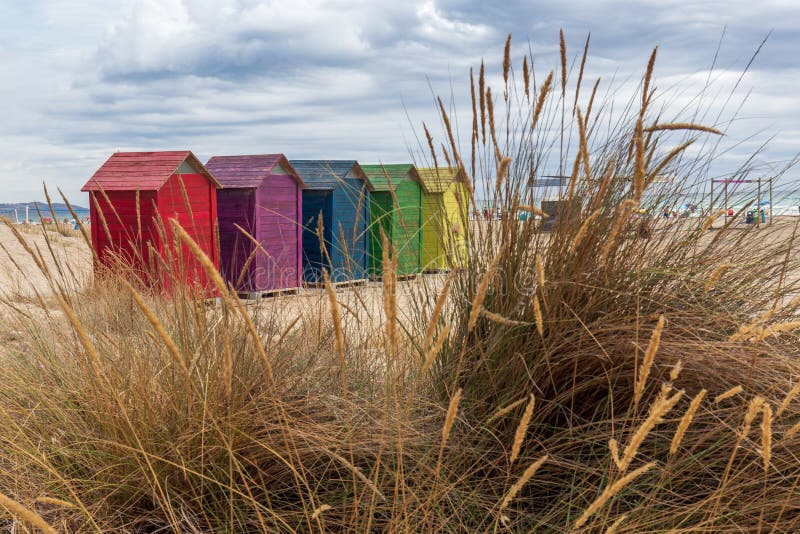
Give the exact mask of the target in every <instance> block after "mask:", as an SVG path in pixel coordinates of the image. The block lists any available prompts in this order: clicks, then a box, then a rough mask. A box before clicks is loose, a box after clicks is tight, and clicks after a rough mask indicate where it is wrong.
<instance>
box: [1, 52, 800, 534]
mask: <svg viewBox="0 0 800 534" xmlns="http://www.w3.org/2000/svg"><path fill="white" fill-rule="evenodd" d="M561 47H562V54H561V57H560V59H561V61H560V65H559V66H557V71H554V72H551V73H550V74H549V75H547V76H546V77H541V78H538V79H544V80H546V81H545V82H544V84H542V85H537V83H536V82H537V79H534V78H533V74H532V71H531V70H530V69H529V67H528V60H529V58H526V60H525V64H524V65H525V67H524V68H523V78H524V79H521V80H516V81H515V80H514V76H515V73H514V69H513V67H512V63H513V62H512V58H510V57H509V54H510V52H509V50H510V49H509V47H508V46H507V47H506V50H507V52H506V58H505V60H504V62H503V71H502V72H503V79H504V84H503V85H504V86H503V87H502V88H501V89H502V91H495V94H500V93H501V92H502V95H503V96H502V97H501V98H498V99H496V100H494V99H493V98H492V97H491V94H492V93H491V89H490V88H489V86H488V82H487V77H486V76H485V69H484V67H483V66H481V69H480V71H479V76H478V80H477V83H476V82H475V80H471V81H470V86H471V87H472V88H477V91H479V95H478V94H476V93H475V92H474V90H475V89H473V95H474V100H473V102H472V104H473V105H472V109H473V110H474V111H473V116H472V117H471V118H472V119H473V120H472V127H473V131H472V142H471V145H470V154H468V155H464V156H463V157H462V155H461V154H460V153H459V150H458V147H457V146H456V142H455V138H454V136H453V135H452V132H450V134H449V135H446V136H445V145H443V149H442V150H439V151H437V153H436V154H435V155H434V154H426V155H424V156H423V155H420V158H430V159H433V158H434V157H436V158H438V160H439V161H442V160H447V161H450V162H452V163H453V164H456V165H461V166H464V167H465V170H466V171H467V173H468V174H469V176H471V177H472V179H473V181H472V184H471V186H472V190H473V193H475V194H477V195H479V196H480V197H482V198H489V199H491V200H492V201H493V203H494V204H495V205H498V206H501V207H502V209H503V211H504V212H505V213H506V214H507V216H506V217H505V218H504V219H503V220H502V221H495V222H493V223H491V224H486V223H484V224H477V225H475V226H474V227H473V228H474V231H473V234H472V238H471V246H470V249H469V259H468V263H467V267H466V268H465V269H461V270H458V271H455V272H453V273H451V274H450V275H437V276H435V277H420V278H419V279H417V280H415V281H412V282H401V281H396V280H395V276H394V271H393V265H395V261H394V258H393V257H392V256H391V255H387V256H386V257H385V258H384V266H385V267H384V268H385V273H384V283H383V284H371V285H368V286H365V287H359V288H351V289H345V290H337V291H333V290H327V291H326V290H317V291H313V292H308V293H305V294H302V295H300V296H292V297H280V298H278V299H274V300H265V301H261V302H259V303H258V304H255V305H245V304H243V303H242V302H240V301H239V300H238V299H237V298H236V295H235V294H234V293H230V292H228V291H227V290H226V289H225V288H222V291H221V295H222V296H223V297H224V298H221V299H220V303H219V304H217V305H215V306H210V307H209V306H206V305H205V304H203V303H202V302H199V301H198V300H197V299H196V298H194V297H193V295H192V293H191V292H190V291H189V288H185V287H180V286H179V287H177V288H176V289H175V291H174V292H173V294H172V295H171V296H170V297H164V296H162V295H159V294H158V293H157V292H154V291H152V290H149V289H148V288H147V287H146V286H143V285H141V284H137V283H136V282H135V279H134V277H132V276H127V275H126V273H124V272H122V273H118V274H117V275H116V276H109V277H106V278H105V279H103V280H93V281H89V280H88V277H87V276H86V274H87V273H88V271H87V270H86V269H87V264H88V263H90V254H89V252H88V248H86V246H85V244H83V245H82V244H80V243H79V241H78V240H77V238H69V237H63V236H58V237H56V236H50V235H48V236H47V237H48V238H47V239H46V238H45V237H44V236H33V235H24V236H22V239H23V240H25V241H26V242H28V243H34V242H36V243H38V247H34V246H32V245H28V246H27V248H26V247H25V246H22V244H21V243H20V244H19V246H20V249H16V250H14V253H13V255H12V257H14V258H15V260H16V261H17V264H16V265H10V264H9V265H7V266H6V267H7V268H6V270H8V271H9V272H10V273H13V272H14V271H15V270H17V271H18V272H19V274H14V275H12V276H11V277H9V278H7V280H10V282H9V283H10V284H11V285H4V286H3V287H4V291H3V295H2V296H3V304H4V312H3V313H4V320H5V322H4V325H6V328H8V329H13V330H14V331H16V332H19V333H20V334H19V336H20V338H21V339H20V340H19V342H15V343H14V344H6V345H4V347H3V351H2V355H0V358H1V359H2V360H1V361H2V366H3V380H2V383H0V473H2V477H1V478H0V495H2V497H0V505H2V506H3V507H4V508H5V509H6V510H7V512H8V513H7V514H6V515H4V516H0V524H2V527H3V528H7V529H11V528H17V529H20V530H21V529H23V528H39V527H40V526H43V525H44V523H46V524H47V525H49V526H50V527H52V528H54V529H56V530H59V531H86V532H96V531H119V532H153V531H173V532H216V531H227V532H231V531H267V532H274V531H281V532H294V531H303V532H308V531H358V532H369V531H436V532H439V531H443V532H461V531H479V532H482V531H504V530H508V531H530V530H536V531H543V532H550V531H552V532H563V531H574V532H651V531H670V532H741V531H773V532H793V531H796V530H797V528H798V523H800V492H798V491H797V484H798V482H800V464H798V462H797V456H798V454H800V426H799V425H800V397H799V396H798V393H800V387H798V381H799V380H800V363H798V361H800V360H798V357H800V348H798V336H797V332H798V328H800V324H798V307H800V299H798V298H797V297H796V295H797V284H798V279H797V273H798V272H800V271H798V267H800V265H799V264H798V261H799V260H800V257H798V253H797V249H796V247H795V244H794V240H795V235H796V230H797V225H796V223H795V220H789V219H787V220H781V221H780V222H779V224H777V225H776V226H774V227H771V228H767V227H762V228H753V227H752V226H749V227H741V226H738V225H736V223H734V225H732V226H730V227H727V228H724V227H721V226H720V222H719V221H718V220H717V221H716V222H714V226H715V228H716V229H714V230H709V229H708V227H707V226H706V223H707V221H708V217H709V216H711V214H710V213H709V214H705V215H706V216H705V217H698V218H695V219H687V220H684V221H682V222H681V224H676V225H664V224H660V225H657V226H654V227H653V228H651V229H650V231H647V232H642V231H641V228H642V226H641V225H642V223H643V220H646V219H643V218H642V217H638V218H636V217H634V216H633V215H634V214H635V210H636V209H638V207H639V206H640V205H641V206H645V207H646V206H647V202H656V201H651V200H648V199H656V200H657V199H659V198H662V199H663V198H667V197H669V196H670V195H674V194H675V193H676V189H680V188H684V189H683V190H684V191H685V190H688V188H692V187H694V186H695V185H696V183H697V181H699V180H704V179H705V178H706V176H705V175H704V174H703V172H707V171H704V169H706V167H707V165H706V164H707V163H708V162H707V160H705V159H704V158H705V157H706V156H705V153H703V152H702V151H701V152H700V154H699V155H696V154H693V155H691V156H690V155H688V154H687V153H686V152H685V148H684V149H682V150H678V149H676V148H675V147H678V148H680V147H687V146H689V144H690V142H691V143H696V144H698V145H702V144H703V143H706V142H709V141H707V139H708V137H709V136H716V135H717V134H716V133H715V132H714V131H712V130H713V129H714V128H716V127H717V126H718V125H715V124H712V125H711V126H710V127H709V128H701V127H698V125H696V124H694V123H695V122H697V121H696V120H695V117H693V116H689V117H688V118H687V117H682V116H678V117H673V118H670V120H666V119H664V118H663V117H662V116H661V115H660V113H659V110H655V109H654V108H653V107H652V106H653V100H652V98H653V96H652V95H653V94H654V93H653V91H652V90H651V87H652V76H653V70H654V68H655V67H654V65H655V64H656V63H655V61H654V59H655V55H653V59H651V61H650V63H649V66H648V68H647V69H646V71H645V76H644V78H643V82H642V85H641V87H640V91H639V93H638V96H637V99H636V101H634V102H631V103H630V105H629V107H628V108H627V109H625V110H623V111H622V114H621V116H618V115H616V114H614V113H612V110H611V109H610V105H609V104H608V101H607V100H605V99H604V98H603V96H602V95H600V94H596V91H597V89H595V91H593V92H592V93H590V94H589V95H584V96H583V97H581V95H579V94H578V93H579V92H580V84H578V85H577V88H576V89H575V94H574V95H572V94H568V92H567V86H568V85H569V83H571V80H572V77H571V75H570V73H569V72H568V68H569V67H568V65H569V61H568V52H567V50H566V43H565V41H564V40H563V39H562V41H561ZM587 49H588V41H587ZM585 54H586V53H585V52H584V53H583V54H582V55H581V56H580V61H576V62H575V64H576V65H580V71H579V73H578V79H581V80H582V79H583V78H584V76H585V73H584V66H585V65H586V63H587V62H586V60H585ZM553 80H557V81H556V82H555V83H557V84H558V87H555V86H554V85H553V83H554V82H553ZM517 86H519V88H518V87H517ZM594 87H595V88H597V87H598V86H597V85H596V84H595V85H594ZM523 88H524V89H523ZM586 98H590V101H589V102H588V103H587V105H586V106H583V105H582V103H583V102H585V101H586ZM584 107H585V112H584V110H583V108H584ZM572 108H575V112H574V113H573V112H572ZM441 109H442V113H443V115H444V116H443V125H444V127H445V129H447V128H448V125H450V124H451V122H450V120H449V117H447V116H446V114H445V113H444V110H445V107H444V106H442V107H441ZM609 115H610V116H611V117H612V119H613V120H609V121H604V122H603V124H611V125H612V126H610V127H608V129H607V130H605V131H602V132H600V131H599V130H598V128H599V126H598V124H599V123H598V121H597V119H596V117H597V116H604V117H606V116H609ZM601 134H602V135H601ZM570 143H572V147H573V148H574V147H575V146H577V147H578V149H577V150H570V149H569V147H570ZM433 146H435V145H434V144H433V143H431V144H430V147H433ZM560 146H563V147H564V148H563V149H555V148H553V147H560ZM426 148H427V147H426ZM568 154H569V155H570V159H569V160H568V159H567V155H568ZM548 158H550V159H552V160H555V161H556V163H558V160H559V159H560V160H562V161H561V167H562V168H564V169H567V172H570V171H571V172H572V174H571V176H569V184H568V188H567V192H566V193H565V196H566V198H565V199H564V200H565V202H563V203H562V204H561V207H560V209H559V211H558V213H557V216H556V217H554V221H552V222H551V223H550V225H551V226H550V228H549V229H548V230H547V231H546V232H544V231H542V228H541V224H540V221H539V220H537V219H536V218H534V217H530V218H527V219H525V220H524V221H520V220H519V219H520V218H519V213H520V212H521V211H525V212H528V213H530V212H535V211H536V210H538V209H540V208H539V202H540V200H541V199H539V198H536V197H535V196H534V194H533V192H534V189H532V188H530V187H528V186H529V185H530V182H531V181H535V180H537V179H539V176H540V174H541V172H540V169H542V168H544V162H545V161H546V160H547V159H548ZM664 172H670V173H673V174H674V175H675V176H676V177H677V180H676V181H675V182H672V183H668V184H665V183H661V182H658V181H656V180H654V179H653V178H654V176H656V175H658V174H661V173H664ZM743 172H744V171H743ZM480 188H485V190H483V191H480ZM476 189H477V190H478V191H477V192H476ZM473 207H474V206H473ZM534 208H535V209H534ZM587 221H589V223H587ZM651 222H652V221H651ZM466 224H467V222H466V221H465V226H466ZM2 231H3V232H4V233H3V234H0V237H3V240H2V241H0V243H3V244H4V245H6V246H9V247H10V246H11V245H10V243H13V242H14V241H16V240H17V239H18V238H17V237H15V236H13V235H11V234H9V233H8V232H9V230H8V229H7V228H4V229H3V230H2ZM37 240H38V241H37ZM59 240H62V241H59ZM70 240H71V241H70ZM17 242H18V243H19V241H17ZM753 243H758V247H753V246H752V244H753ZM60 247H63V250H65V251H71V250H72V247H74V248H75V250H76V251H80V252H76V253H75V254H71V253H66V254H64V253H63V252H61V251H62V248H60ZM37 249H38V250H41V251H42V252H41V255H39V254H38V253H37ZM9 250H10V249H9ZM387 250H388V248H387ZM76 259H77V260H79V262H78V264H74V263H73V262H75V261H76ZM23 262H24V263H23ZM59 265H60V266H61V267H60V268H58V267H57V266H59ZM22 273H25V276H26V277H27V279H28V280H26V279H25V277H22ZM33 273H36V274H33ZM15 277H19V278H15ZM34 277H35V278H34ZM26 283H27V284H29V285H27V286H26V285H25V284H26ZM4 284H5V282H4ZM23 286H24V288H27V289H29V290H31V289H33V288H34V287H35V288H36V289H37V291H36V292H37V293H38V294H39V295H42V298H41V299H37V298H33V299H27V300H25V302H24V306H21V305H20V299H19V298H17V297H14V296H13V295H17V294H22V293H21V292H22V289H23ZM334 309H335V310H337V312H336V313H332V311H333V310H334ZM45 528H46V527H45Z"/></svg>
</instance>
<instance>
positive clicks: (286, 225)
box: [206, 154, 305, 293]
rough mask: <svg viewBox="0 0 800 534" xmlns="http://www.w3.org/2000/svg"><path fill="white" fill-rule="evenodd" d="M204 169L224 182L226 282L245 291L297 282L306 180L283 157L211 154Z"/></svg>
mask: <svg viewBox="0 0 800 534" xmlns="http://www.w3.org/2000/svg"><path fill="white" fill-rule="evenodd" d="M206 168H208V170H209V171H210V172H211V173H212V174H213V175H214V176H215V177H216V178H217V180H219V182H220V183H221V184H222V187H223V189H222V190H221V191H220V192H219V193H218V195H217V211H218V213H219V246H220V252H221V258H222V260H221V265H220V268H221V271H222V275H223V277H224V278H225V279H226V281H228V282H229V283H230V284H232V285H233V287H234V288H235V289H237V290H238V291H243V292H250V293H260V292H264V291H274V290H280V289H289V288H296V287H300V285H301V283H302V269H301V267H300V266H301V260H302V252H303V241H302V233H303V228H302V224H301V222H300V217H301V216H302V213H303V207H302V206H303V204H302V202H303V195H302V190H303V189H305V184H304V183H303V180H302V178H300V175H299V174H297V172H296V171H295V170H294V168H293V167H292V166H291V165H290V164H289V162H288V161H287V160H286V157H285V156H284V155H283V154H265V155H256V156H216V157H213V158H211V159H210V160H208V163H206ZM243 230H244V231H243ZM245 232H246V233H245ZM248 234H249V235H248Z"/></svg>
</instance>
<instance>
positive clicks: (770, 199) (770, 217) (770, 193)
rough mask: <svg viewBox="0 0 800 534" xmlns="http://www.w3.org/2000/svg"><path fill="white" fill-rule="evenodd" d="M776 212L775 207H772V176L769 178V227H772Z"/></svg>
mask: <svg viewBox="0 0 800 534" xmlns="http://www.w3.org/2000/svg"><path fill="white" fill-rule="evenodd" d="M774 212H775V206H773V205H772V176H770V177H769V226H772V214H773V213H774Z"/></svg>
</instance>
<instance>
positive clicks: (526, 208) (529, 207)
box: [517, 204, 550, 219]
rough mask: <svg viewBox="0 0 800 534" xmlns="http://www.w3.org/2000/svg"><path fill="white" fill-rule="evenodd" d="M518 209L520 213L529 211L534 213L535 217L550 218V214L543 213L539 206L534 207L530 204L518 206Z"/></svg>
mask: <svg viewBox="0 0 800 534" xmlns="http://www.w3.org/2000/svg"><path fill="white" fill-rule="evenodd" d="M517 209H518V210H519V211H527V212H529V213H533V214H534V215H538V216H539V217H541V218H542V219H548V218H549V217H550V216H549V215H548V214H546V213H545V212H543V211H542V210H541V209H540V208H538V207H537V206H533V205H530V204H520V205H519V206H517Z"/></svg>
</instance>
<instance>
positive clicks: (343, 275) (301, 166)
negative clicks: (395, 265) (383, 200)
mask: <svg viewBox="0 0 800 534" xmlns="http://www.w3.org/2000/svg"><path fill="white" fill-rule="evenodd" d="M289 163H290V164H291V166H292V167H293V168H294V169H295V171H297V174H299V175H300V177H301V178H302V180H303V183H304V184H305V185H306V189H304V190H303V218H302V224H303V278H304V280H305V281H306V282H310V283H319V282H321V281H322V280H323V277H322V269H323V268H324V269H326V270H327V271H328V273H329V274H330V277H331V281H333V282H345V281H348V280H357V279H363V278H367V269H368V254H367V253H368V250H369V231H368V228H369V195H370V189H371V186H370V184H369V181H368V180H367V178H366V176H365V175H364V172H363V171H362V170H361V167H360V166H359V164H358V162H356V161H355V160H291V161H290V162H289ZM320 222H321V226H322V236H323V243H320V239H319V228H320ZM323 244H324V246H322V245H323Z"/></svg>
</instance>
